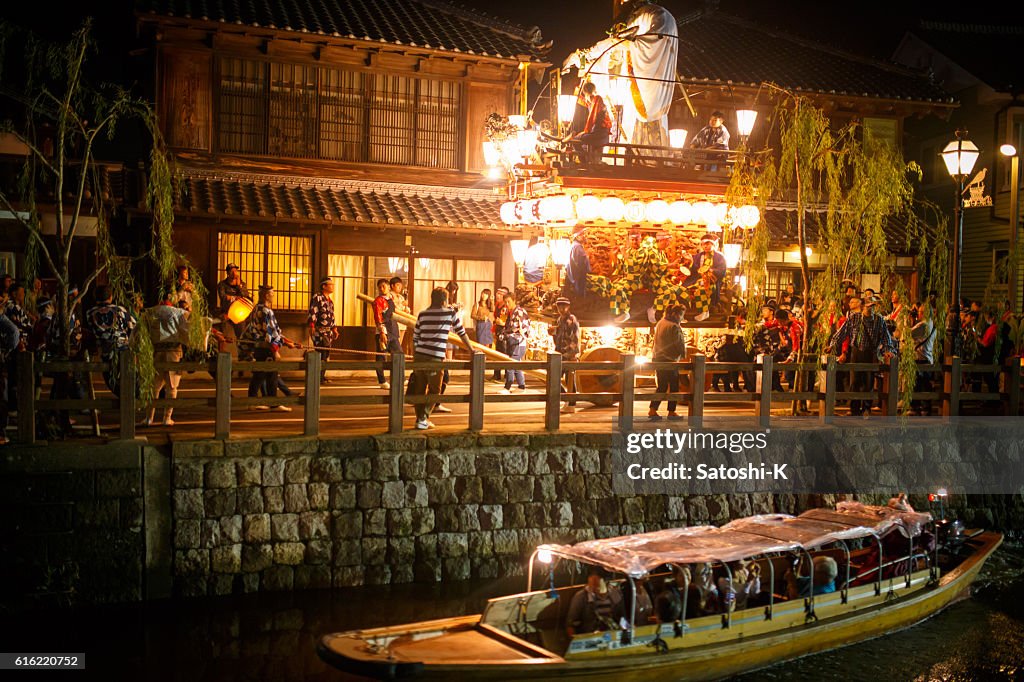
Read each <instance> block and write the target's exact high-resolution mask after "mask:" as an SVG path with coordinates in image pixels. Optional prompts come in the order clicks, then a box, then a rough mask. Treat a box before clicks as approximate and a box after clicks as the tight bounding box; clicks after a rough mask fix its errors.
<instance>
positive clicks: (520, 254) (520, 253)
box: [508, 239, 530, 265]
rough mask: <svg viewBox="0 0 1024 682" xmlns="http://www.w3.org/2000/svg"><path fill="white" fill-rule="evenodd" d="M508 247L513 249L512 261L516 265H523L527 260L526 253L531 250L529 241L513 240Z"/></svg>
mask: <svg viewBox="0 0 1024 682" xmlns="http://www.w3.org/2000/svg"><path fill="white" fill-rule="evenodd" d="M508 245H509V246H510V247H512V260H513V261H515V264H516V265H522V264H523V261H525V260H526V251H527V249H529V248H530V240H529V239H512V240H509V243H508Z"/></svg>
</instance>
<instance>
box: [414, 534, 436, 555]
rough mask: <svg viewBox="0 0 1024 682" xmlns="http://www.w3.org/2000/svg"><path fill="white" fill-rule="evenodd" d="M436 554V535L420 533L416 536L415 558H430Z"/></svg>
mask: <svg viewBox="0 0 1024 682" xmlns="http://www.w3.org/2000/svg"><path fill="white" fill-rule="evenodd" d="M436 556H437V535H436V534H435V535H420V536H417V537H416V560H417V561H419V560H422V559H431V558H434V557H436Z"/></svg>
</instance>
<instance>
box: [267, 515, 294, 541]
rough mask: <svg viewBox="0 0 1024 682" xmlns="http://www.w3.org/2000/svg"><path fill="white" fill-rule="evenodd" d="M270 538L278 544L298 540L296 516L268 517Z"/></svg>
mask: <svg viewBox="0 0 1024 682" xmlns="http://www.w3.org/2000/svg"><path fill="white" fill-rule="evenodd" d="M270 537H271V538H272V539H274V540H276V541H278V542H297V541H298V540H299V515H298V514H273V515H272V516H271V517H270Z"/></svg>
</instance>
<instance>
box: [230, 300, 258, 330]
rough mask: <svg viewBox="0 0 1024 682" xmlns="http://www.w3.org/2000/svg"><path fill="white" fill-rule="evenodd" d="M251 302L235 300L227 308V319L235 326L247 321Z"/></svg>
mask: <svg viewBox="0 0 1024 682" xmlns="http://www.w3.org/2000/svg"><path fill="white" fill-rule="evenodd" d="M253 307H254V306H253V304H252V301H250V300H249V299H247V298H236V299H235V300H234V301H232V302H231V307H230V308H228V319H229V320H231V321H232V322H234V323H235V324H242V323H243V322H245V321H246V320H248V319H249V314H250V313H252V309H253Z"/></svg>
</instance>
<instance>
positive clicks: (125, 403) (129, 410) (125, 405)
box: [113, 350, 155, 440]
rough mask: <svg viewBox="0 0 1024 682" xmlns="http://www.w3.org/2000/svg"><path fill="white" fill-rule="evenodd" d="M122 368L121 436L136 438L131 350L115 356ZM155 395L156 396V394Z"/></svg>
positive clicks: (133, 374)
mask: <svg viewBox="0 0 1024 682" xmlns="http://www.w3.org/2000/svg"><path fill="white" fill-rule="evenodd" d="M113 361H114V362H116V363H118V366H119V367H120V369H121V376H120V378H119V381H118V386H119V389H120V390H119V392H120V394H121V395H119V396H118V403H119V404H120V406H121V438H122V439H123V440H133V439H134V438H135V356H134V355H132V352H131V351H130V350H123V351H121V352H120V353H117V354H116V355H115V357H114V360H113ZM154 397H155V396H154Z"/></svg>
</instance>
